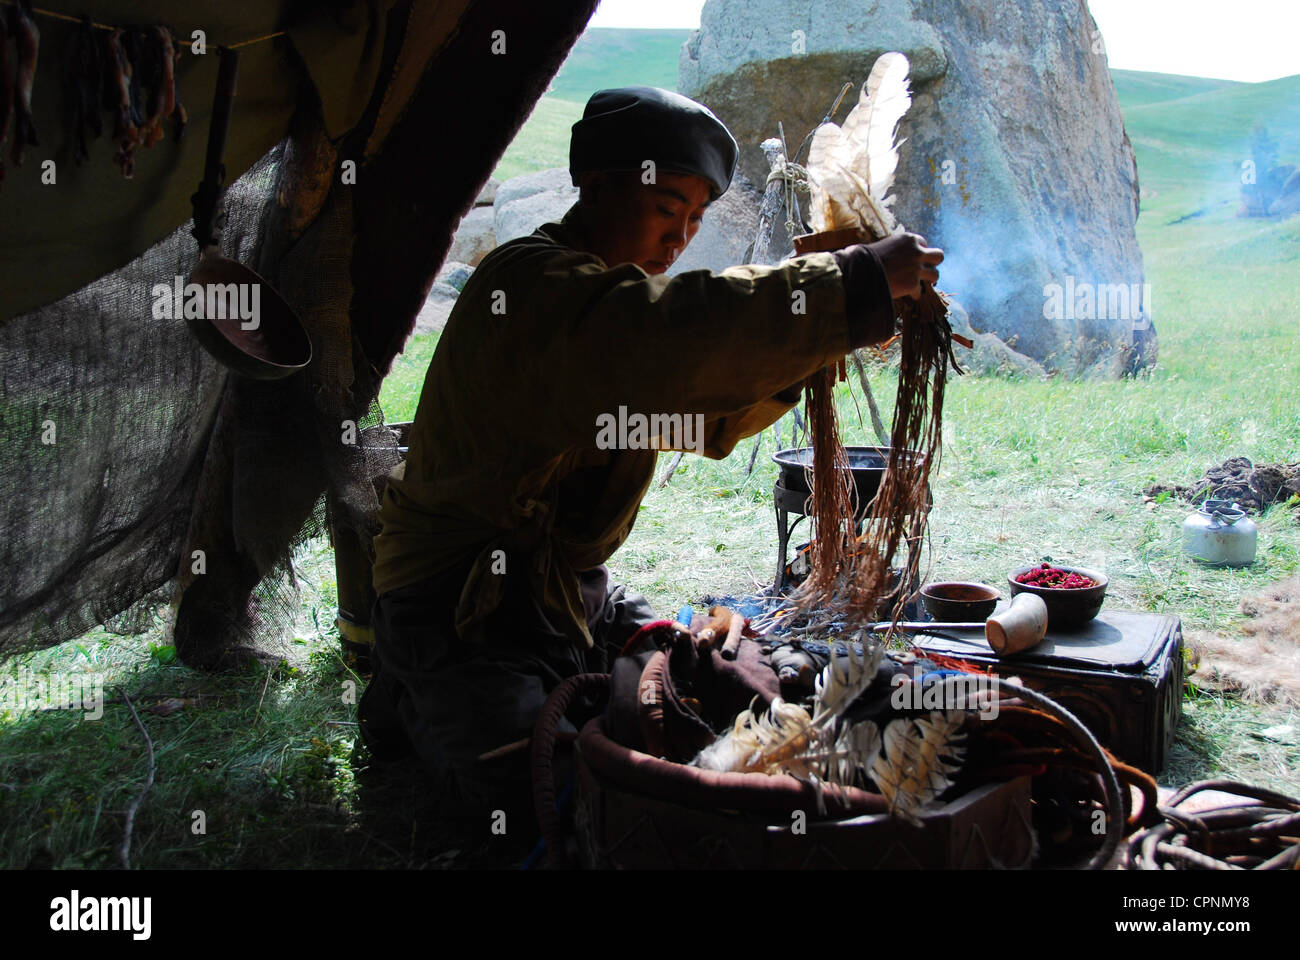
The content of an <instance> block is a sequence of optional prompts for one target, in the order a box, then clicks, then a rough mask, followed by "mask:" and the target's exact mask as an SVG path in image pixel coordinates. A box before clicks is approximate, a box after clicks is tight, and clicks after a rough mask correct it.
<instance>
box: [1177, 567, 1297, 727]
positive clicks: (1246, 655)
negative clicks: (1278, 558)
mask: <svg viewBox="0 0 1300 960" xmlns="http://www.w3.org/2000/svg"><path fill="white" fill-rule="evenodd" d="M1241 611H1242V613H1244V614H1246V615H1247V616H1248V617H1251V618H1252V619H1250V620H1249V621H1247V622H1246V623H1244V624H1243V625H1242V627H1241V632H1242V634H1243V636H1235V637H1234V636H1223V635H1222V634H1214V633H1209V632H1206V631H1190V632H1189V633H1188V635H1187V648H1188V652H1189V653H1190V654H1191V655H1192V658H1193V663H1194V664H1195V665H1196V672H1195V673H1194V674H1192V680H1193V682H1195V683H1196V684H1197V685H1198V686H1202V687H1206V688H1208V689H1213V690H1220V691H1222V692H1224V693H1231V694H1234V695H1236V696H1239V697H1241V698H1242V699H1243V700H1249V701H1253V702H1255V703H1275V704H1290V705H1292V706H1297V707H1300V577H1292V578H1291V579H1289V580H1284V581H1282V582H1280V583H1278V584H1276V585H1275V586H1274V587H1272V588H1271V589H1269V590H1266V591H1265V592H1263V593H1261V594H1258V595H1257V596H1254V597H1248V598H1247V599H1245V600H1243V601H1242V602H1241Z"/></svg>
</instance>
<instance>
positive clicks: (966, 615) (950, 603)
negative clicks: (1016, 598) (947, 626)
mask: <svg viewBox="0 0 1300 960" xmlns="http://www.w3.org/2000/svg"><path fill="white" fill-rule="evenodd" d="M998 596H999V594H998V592H997V590H996V589H994V588H993V587H989V586H986V585H984V584H982V583H964V582H952V583H931V584H927V585H926V586H924V587H922V588H921V600H922V602H923V603H924V604H925V609H926V611H927V612H928V613H929V614H930V616H932V617H934V619H935V620H937V621H938V622H940V623H980V622H982V621H984V620H987V619H988V618H989V616H990V614H992V613H993V610H994V608H996V607H997V605H998Z"/></svg>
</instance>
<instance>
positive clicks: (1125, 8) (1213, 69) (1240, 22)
mask: <svg viewBox="0 0 1300 960" xmlns="http://www.w3.org/2000/svg"><path fill="white" fill-rule="evenodd" d="M954 2H955V0H954ZM1004 2H1007V3H1011V2H1024V3H1037V2H1039V0H1004ZM1088 5H1089V7H1090V8H1091V10H1092V15H1093V17H1094V18H1095V19H1096V21H1097V26H1098V27H1099V28H1100V29H1101V33H1102V38H1103V40H1104V42H1105V44H1106V54H1107V57H1108V58H1109V61H1110V65H1111V67H1113V68H1115V69H1119V70H1149V71H1152V72H1153V73H1180V74H1185V75H1187V76H1193V77H1215V78H1218V79H1222V80H1244V81H1248V82H1256V81H1261V80H1275V79H1277V78H1278V77H1289V76H1292V75H1294V74H1298V73H1300V0H1089V4H1088ZM703 6H704V0H651V2H646V0H601V4H600V7H599V8H598V9H597V10H596V15H595V16H594V17H592V19H591V23H590V26H593V27H675V28H685V29H694V28H696V27H698V26H699V25H700V8H701V7H703Z"/></svg>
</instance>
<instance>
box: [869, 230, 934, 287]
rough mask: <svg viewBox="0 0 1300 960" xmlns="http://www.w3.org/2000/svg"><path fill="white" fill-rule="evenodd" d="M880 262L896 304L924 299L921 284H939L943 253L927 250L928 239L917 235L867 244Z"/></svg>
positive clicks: (901, 235)
mask: <svg viewBox="0 0 1300 960" xmlns="http://www.w3.org/2000/svg"><path fill="white" fill-rule="evenodd" d="M867 246H869V247H870V248H871V249H872V250H873V251H874V252H875V254H876V256H878V257H879V258H880V263H881V265H882V266H883V267H884V268H885V276H886V277H887V278H888V279H889V294H890V296H892V297H893V298H894V299H895V300H899V299H901V298H903V297H911V298H913V299H915V298H917V297H919V296H920V295H921V281H923V280H924V281H926V282H928V283H930V284H931V285H933V284H936V283H938V282H939V264H941V263H943V251H942V250H940V249H939V248H938V247H927V246H926V245H925V238H924V237H922V236H918V235H917V234H915V233H900V234H897V235H895V236H892V237H886V238H885V239H884V240H878V241H876V242H875V243H870V244H867Z"/></svg>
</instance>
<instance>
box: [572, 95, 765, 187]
mask: <svg viewBox="0 0 1300 960" xmlns="http://www.w3.org/2000/svg"><path fill="white" fill-rule="evenodd" d="M738 153H739V148H738V147H737V146H736V138H735V137H733V136H732V135H731V131H729V130H728V129H727V128H726V126H725V125H724V124H723V123H722V121H721V120H719V119H718V118H717V117H715V116H714V115H713V111H711V110H710V109H709V108H708V107H706V106H704V104H702V103H696V102H695V101H694V100H692V99H690V98H689V97H683V96H682V95H681V94H680V93H673V92H672V91H671V90H664V89H662V88H660V87H617V88H615V89H611V90H597V91H596V92H595V93H593V94H592V95H591V99H590V100H588V101H587V108H586V109H585V110H584V111H583V112H582V119H581V120H579V121H578V122H577V123H575V124H574V125H573V137H572V139H571V140H570V141H569V173H570V174H571V175H572V177H573V184H574V186H577V185H578V178H579V176H580V175H581V174H583V173H587V172H588V171H592V170H598V171H600V170H611V171H612V170H624V171H633V170H634V171H638V172H639V171H641V170H642V169H643V167H642V164H643V163H645V161H647V160H653V161H654V163H655V168H656V169H658V170H668V171H672V172H675V173H693V174H695V175H696V176H697V177H703V178H704V179H705V180H707V181H708V182H709V183H710V184H712V186H713V191H712V194H713V195H712V198H711V200H716V199H718V197H720V196H722V195H723V194H724V193H726V192H727V188H728V187H729V186H731V178H732V176H733V175H734V174H735V172H736V157H737V154H738Z"/></svg>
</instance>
